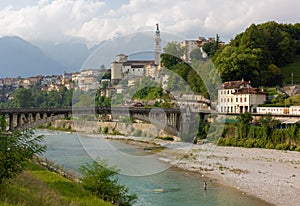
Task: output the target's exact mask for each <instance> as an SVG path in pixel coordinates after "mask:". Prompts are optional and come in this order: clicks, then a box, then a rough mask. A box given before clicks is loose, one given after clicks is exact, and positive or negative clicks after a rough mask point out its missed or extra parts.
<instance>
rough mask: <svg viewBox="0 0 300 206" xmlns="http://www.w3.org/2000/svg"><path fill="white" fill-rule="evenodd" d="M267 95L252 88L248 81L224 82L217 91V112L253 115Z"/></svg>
mask: <svg viewBox="0 0 300 206" xmlns="http://www.w3.org/2000/svg"><path fill="white" fill-rule="evenodd" d="M266 98H267V94H266V93H265V92H263V91H260V90H259V89H258V88H253V87H252V86H251V82H250V81H244V80H239V81H229V82H224V84H223V85H221V86H220V87H219V89H218V112H221V113H245V112H250V113H255V112H256V108H257V107H258V105H260V104H264V102H265V101H266Z"/></svg>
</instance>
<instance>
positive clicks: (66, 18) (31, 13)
mask: <svg viewBox="0 0 300 206" xmlns="http://www.w3.org/2000/svg"><path fill="white" fill-rule="evenodd" d="M104 6H105V3H103V2H99V1H92V0H88V1H87V0H76V1H73V0H53V1H49V0H41V1H38V3H37V4H36V5H34V6H26V7H23V8H21V9H17V10H15V9H13V8H12V7H7V8H5V9H3V10H1V11H0V27H1V28H3V29H1V32H0V35H2V36H5V35H18V36H21V37H23V38H25V39H28V40H34V39H39V40H52V41H62V40H64V39H65V38H66V37H69V35H68V33H69V31H70V30H74V29H79V28H80V27H81V25H82V24H83V23H84V22H86V21H89V20H90V19H92V18H93V17H94V16H95V15H97V14H98V13H99V11H100V10H101V9H102V8H103V7H104ZM4 28H5V29H4Z"/></svg>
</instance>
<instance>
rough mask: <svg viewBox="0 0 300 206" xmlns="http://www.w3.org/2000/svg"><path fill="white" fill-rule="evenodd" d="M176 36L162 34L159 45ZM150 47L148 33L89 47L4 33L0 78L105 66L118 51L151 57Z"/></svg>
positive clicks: (151, 40) (0, 40)
mask: <svg viewBox="0 0 300 206" xmlns="http://www.w3.org/2000/svg"><path fill="white" fill-rule="evenodd" d="M176 38H178V37H174V36H172V35H169V34H165V35H164V38H163V40H162V46H164V45H166V44H167V42H169V41H171V40H172V41H173V40H176ZM153 47H154V35H153V33H152V32H141V33H135V34H130V35H124V36H121V37H118V38H115V39H112V40H107V41H103V42H100V43H99V44H98V45H95V46H93V47H91V48H88V47H87V45H86V44H85V42H83V41H80V40H69V41H66V42H62V43H51V42H34V43H32V42H28V41H26V40H24V39H22V38H20V37H17V36H6V37H2V38H0V78H5V77H19V76H21V77H30V76H37V75H51V74H62V73H63V72H76V71H80V70H81V69H89V68H100V67H101V66H102V65H104V66H105V67H106V68H109V67H110V64H111V62H113V61H115V56H116V55H117V54H120V53H125V54H127V55H129V59H135V60H141V59H154V56H153Z"/></svg>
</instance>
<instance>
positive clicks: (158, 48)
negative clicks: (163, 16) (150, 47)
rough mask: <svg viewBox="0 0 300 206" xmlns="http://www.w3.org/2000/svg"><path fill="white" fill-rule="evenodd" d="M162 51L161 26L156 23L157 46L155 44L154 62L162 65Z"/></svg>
mask: <svg viewBox="0 0 300 206" xmlns="http://www.w3.org/2000/svg"><path fill="white" fill-rule="evenodd" d="M160 53H161V38H160V31H159V26H158V24H156V32H155V46H154V64H155V65H157V66H158V65H160Z"/></svg>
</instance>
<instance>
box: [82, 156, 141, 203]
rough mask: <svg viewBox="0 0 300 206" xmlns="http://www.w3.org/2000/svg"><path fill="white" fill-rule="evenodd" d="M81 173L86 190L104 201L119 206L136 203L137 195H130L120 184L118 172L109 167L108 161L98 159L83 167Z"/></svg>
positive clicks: (114, 168)
mask: <svg viewBox="0 0 300 206" xmlns="http://www.w3.org/2000/svg"><path fill="white" fill-rule="evenodd" d="M79 171H80V172H81V174H82V177H81V178H80V180H81V183H82V185H83V186H84V188H85V189H87V190H90V191H92V192H93V193H94V194H95V195H97V196H98V197H100V198H102V199H103V200H105V201H111V202H113V203H114V204H116V205H119V206H129V205H132V204H133V203H134V202H135V201H136V199H137V196H136V194H128V188H126V187H125V186H123V185H119V184H118V180H119V178H118V176H117V175H118V170H117V169H116V167H114V166H112V167H109V166H108V164H107V161H105V160H101V159H97V160H96V161H94V162H93V163H92V164H86V165H83V166H81V167H80V168H79Z"/></svg>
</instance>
